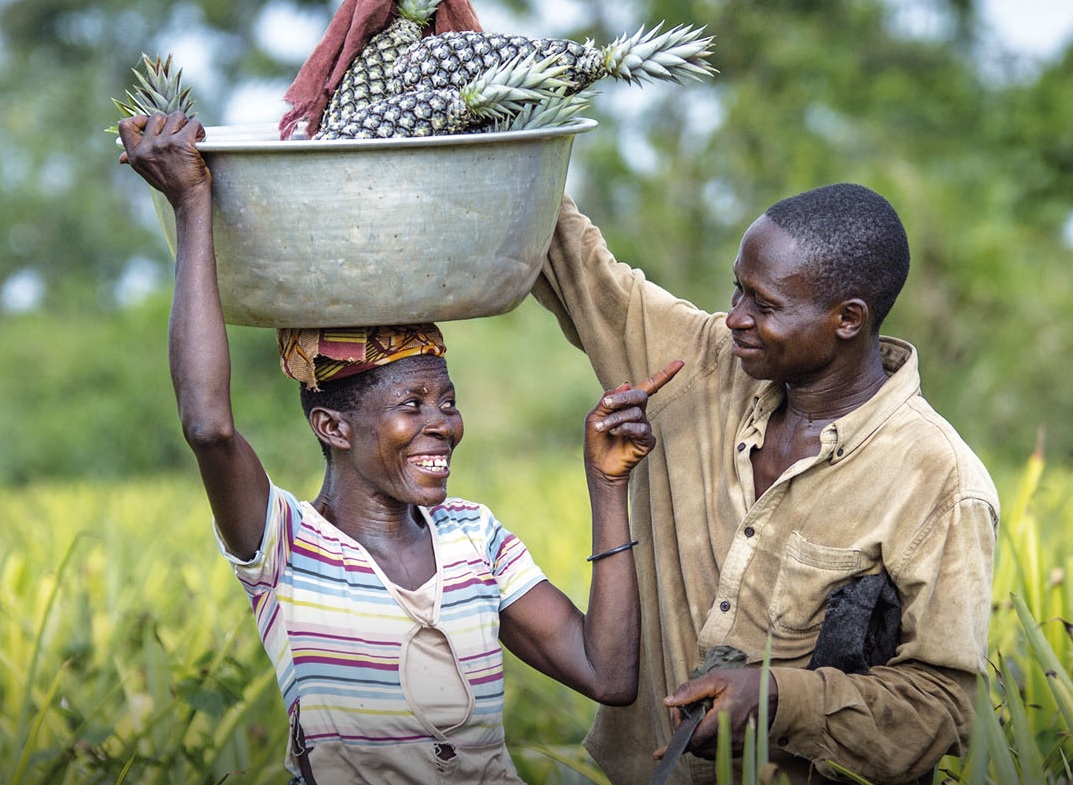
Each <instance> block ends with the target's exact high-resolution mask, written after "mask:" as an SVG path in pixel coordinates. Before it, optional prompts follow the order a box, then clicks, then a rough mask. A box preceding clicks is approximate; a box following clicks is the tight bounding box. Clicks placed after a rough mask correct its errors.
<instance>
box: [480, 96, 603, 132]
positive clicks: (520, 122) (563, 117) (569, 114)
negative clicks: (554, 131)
mask: <svg viewBox="0 0 1073 785" xmlns="http://www.w3.org/2000/svg"><path fill="white" fill-rule="evenodd" d="M590 95H591V92H590V91H589V90H583V91H581V92H579V93H571V92H567V91H566V90H562V91H559V92H557V93H555V94H554V95H552V96H550V97H548V98H545V99H543V100H541V101H538V102H535V103H528V104H526V105H525V106H523V107H522V108H521V110H520V111H518V113H517V114H514V115H510V116H508V117H502V118H499V119H496V120H494V121H492V122H491V123H490V124H488V123H486V124H484V125H483V126H481V127H480V128H479V129H477V130H488V131H526V130H530V129H534V128H554V127H555V126H561V125H566V124H568V123H570V122H573V120H574V117H575V115H577V113H578V112H580V111H581V110H582V109H586V108H588V106H589V103H590Z"/></svg>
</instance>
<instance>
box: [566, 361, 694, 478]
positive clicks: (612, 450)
mask: <svg viewBox="0 0 1073 785" xmlns="http://www.w3.org/2000/svg"><path fill="white" fill-rule="evenodd" d="M683 365H684V363H683V362H682V361H681V360H674V361H673V362H671V363H668V365H667V366H666V367H665V368H664V369H663V370H661V371H658V372H656V373H655V374H653V375H652V376H650V377H648V378H647V379H645V380H644V381H643V382H641V383H640V384H638V385H637V386H636V387H631V386H630V385H629V383H628V382H624V383H623V384H621V385H619V386H618V387H616V388H615V389H614V390H609V391H608V392H606V393H605V394H604V396H603V398H601V399H600V402H599V403H598V404H597V405H596V407H595V408H594V409H593V410H592V411H591V412H589V416H588V417H586V418H585V465H586V466H587V467H589V468H590V470H591V471H595V472H598V473H600V474H602V475H603V476H605V477H607V478H609V479H614V478H625V477H628V476H629V474H630V471H631V470H632V469H633V468H634V467H635V466H636V465H637V464H638V463H640V462H641V459H642V458H644V457H645V456H646V455H648V453H649V452H651V451H652V448H653V447H654V446H655V445H656V438H655V437H654V436H653V435H652V425H651V424H650V423H649V422H648V417H647V415H646V409H647V407H648V399H649V398H650V397H652V396H653V395H655V394H656V392H658V391H659V389H660V388H661V387H663V385H665V384H666V383H667V382H669V381H670V380H671V379H673V378H674V376H675V374H677V373H678V371H680V370H681V369H682V366H683Z"/></svg>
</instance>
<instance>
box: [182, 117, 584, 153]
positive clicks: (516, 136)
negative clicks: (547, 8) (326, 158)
mask: <svg viewBox="0 0 1073 785" xmlns="http://www.w3.org/2000/svg"><path fill="white" fill-rule="evenodd" d="M596 126H597V122H596V121H595V120H592V119H590V118H587V117H578V118H574V119H573V120H571V121H570V122H569V123H566V124H564V125H559V126H551V127H545V128H530V129H523V130H520V131H487V132H483V133H470V134H442V135H440V136H417V137H398V138H389V139H287V140H281V139H279V129H278V126H277V124H275V123H246V124H237V125H213V126H206V127H205V138H204V139H203V140H202V141H200V142H198V143H197V147H198V149H199V150H201V151H203V152H266V153H267V152H280V153H284V152H298V151H304V150H318V151H323V150H365V149H369V150H384V149H390V148H414V147H454V146H463V145H484V144H496V143H504V142H520V141H531V140H538V139H547V138H551V137H557V136H566V135H574V134H579V133H585V132H586V131H591V130H592V129H593V128H595V127H596Z"/></svg>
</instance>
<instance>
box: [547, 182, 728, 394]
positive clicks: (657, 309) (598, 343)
mask: <svg viewBox="0 0 1073 785" xmlns="http://www.w3.org/2000/svg"><path fill="white" fill-rule="evenodd" d="M533 295H534V297H536V299H537V301H538V302H540V303H541V305H543V306H544V307H545V308H547V309H548V310H549V311H551V312H552V313H553V314H554V315H555V317H556V319H558V321H559V326H560V328H561V329H562V331H563V334H564V335H565V336H566V338H567V340H569V341H570V342H571V343H572V344H574V345H575V346H577V347H578V348H580V349H581V350H582V351H584V352H585V353H586V354H587V355H588V357H589V361H590V362H591V363H592V366H593V369H594V370H595V371H596V375H597V377H598V378H599V379H600V382H601V384H603V386H604V387H605V389H607V388H610V387H614V386H617V385H618V384H621V383H622V382H623V381H627V380H629V381H631V382H635V381H639V380H640V379H643V378H644V377H645V376H648V375H650V374H651V373H653V372H654V371H657V370H659V369H660V368H662V367H663V366H664V365H666V364H667V363H668V362H670V361H671V360H674V359H682V360H685V361H686V364H687V369H686V373H689V372H690V371H691V370H692V371H695V370H696V366H697V361H698V360H700V359H702V355H705V354H707V355H709V356H710V355H711V350H710V347H707V346H705V336H706V335H709V334H710V328H711V327H712V325H713V324H714V323H715V322H716V321H718V322H720V323H721V319H716V318H715V316H716V315H713V314H708V313H706V312H704V311H702V310H700V309H698V308H697V307H696V306H694V305H693V304H692V303H689V302H687V301H685V300H682V299H680V298H678V297H675V296H674V295H672V294H670V293H669V292H667V291H666V290H664V289H662V288H661V287H659V286H658V285H656V284H654V283H652V282H651V281H648V280H647V279H646V278H645V274H644V272H642V271H641V270H640V269H637V268H634V267H631V266H629V265H627V264H623V263H621V262H619V261H617V260H616V259H615V258H614V256H613V255H612V254H611V252H610V250H609V249H608V248H607V245H606V243H605V242H604V238H603V235H602V234H601V232H600V230H599V229H598V228H597V227H596V226H594V225H593V224H592V222H591V221H590V220H589V219H588V218H587V217H586V216H584V215H582V214H581V213H580V212H579V211H578V209H577V206H576V205H575V204H574V201H573V200H572V199H571V198H570V197H569V196H568V195H567V196H564V197H563V203H562V207H561V209H560V212H559V220H558V223H557V225H556V228H555V233H554V235H553V237H552V241H551V246H550V248H549V249H548V253H547V256H546V258H545V262H544V267H543V270H542V271H541V274H540V276H539V277H538V279H537V281H536V283H535V285H534V287H533ZM690 355H693V356H690ZM691 363H692V365H693V367H692V368H690V367H689V366H690V364H691Z"/></svg>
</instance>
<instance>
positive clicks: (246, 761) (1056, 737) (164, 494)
mask: <svg viewBox="0 0 1073 785" xmlns="http://www.w3.org/2000/svg"><path fill="white" fill-rule="evenodd" d="M465 460H473V461H474V464H473V465H472V466H469V467H465V465H464V461H465ZM458 462H459V464H461V465H462V466H461V467H460V471H459V472H458V473H457V477H458V478H459V479H458V481H457V482H456V483H455V484H454V485H453V486H452V493H455V494H458V495H461V496H469V497H471V498H479V499H481V500H482V501H485V502H487V503H488V504H489V505H490V506H492V508H493V509H494V510H495V511H496V513H497V515H498V516H499V517H500V519H501V520H502V521H503V522H504V524H505V525H507V526H508V528H511V529H513V530H514V531H516V532H517V533H518V534H519V535H520V536H521V537H522V538H523V539H524V540H525V541H526V542H527V544H528V545H529V547H530V549H531V550H532V551H533V553H534V555H535V556H536V558H537V560H538V562H539V563H540V564H541V565H542V566H543V567H544V569H545V571H546V572H547V573H548V575H549V577H550V578H551V579H552V580H553V581H554V582H555V583H556V584H558V585H559V586H560V587H562V588H563V589H564V591H566V592H567V593H568V594H569V595H571V596H572V597H573V598H574V600H575V601H576V602H577V603H578V604H579V605H581V606H582V607H584V605H585V602H586V596H587V592H588V580H589V574H590V569H589V565H588V564H586V562H585V560H584V556H585V554H587V553H588V547H589V522H588V506H587V501H586V494H585V487H584V479H583V476H582V472H581V462H580V456H579V455H578V454H577V453H576V451H572V450H567V451H564V452H563V453H562V454H558V455H550V456H549V455H544V456H543V457H539V456H538V457H534V456H533V455H518V456H515V457H513V458H509V457H508V458H505V459H501V460H497V461H495V462H483V463H481V462H480V456H479V455H475V456H472V457H471V458H465V457H464V456H463V454H462V453H460V455H459V457H458ZM312 482H313V481H311V484H312ZM452 482H455V481H452ZM999 485H1000V491H1001V492H1002V497H1003V504H1004V511H1003V512H1004V515H1003V525H1002V529H1001V537H1000V543H999V550H998V558H997V560H996V577H995V591H994V613H993V617H992V625H991V652H992V656H991V660H992V663H993V667H994V670H993V673H992V678H991V679H989V680H988V681H987V682H984V683H982V688H981V695H980V706H981V711H980V721H978V723H977V727H976V735H975V736H974V739H973V743H972V745H971V747H970V754H969V755H968V756H967V757H966V758H965V759H953V758H950V759H947V760H945V761H944V764H943V767H942V772H941V774H940V779H946V780H947V781H950V782H965V783H1000V784H1001V785H1007V784H1008V783H1010V782H1022V783H1033V785H1035V783H1037V782H1059V781H1071V780H1073V778H1071V777H1070V775H1069V766H1068V764H1067V761H1069V760H1070V759H1071V753H1073V749H1071V747H1070V743H1071V739H1070V736H1071V729H1073V682H1071V681H1070V679H1069V676H1068V671H1069V667H1070V661H1071V659H1070V658H1071V654H1073V650H1071V649H1073V647H1071V640H1070V635H1069V628H1068V625H1067V622H1068V621H1069V620H1070V619H1073V614H1071V613H1070V602H1071V594H1070V586H1069V581H1068V580H1067V575H1068V572H1069V570H1070V567H1071V565H1070V560H1071V559H1073V542H1071V538H1073V506H1071V505H1073V474H1071V473H1069V472H1065V471H1060V470H1056V469H1047V467H1045V466H1044V464H1043V460H1042V457H1041V456H1039V455H1035V456H1033V457H1032V458H1031V460H1029V461H1028V462H1027V464H1026V465H1025V466H1024V467H1023V468H1022V470H1021V471H1020V472H1019V473H1016V474H1010V476H1009V477H1007V478H1002V477H1000V478H999ZM0 521H2V525H0V780H2V781H3V782H4V783H7V785H43V784H44V783H48V785H54V784H58V785H84V784H87V783H116V784H118V783H138V785H142V783H146V784H154V783H160V784H161V785H165V784H166V785H191V784H198V783H205V784H206V785H209V784H211V783H218V782H221V781H223V780H225V779H226V780H228V781H229V782H242V783H250V785H261V783H278V784H279V785H283V783H285V782H286V781H287V777H288V775H287V774H286V772H285V770H284V769H283V767H282V764H281V760H282V756H283V750H284V747H285V736H286V719H285V715H284V711H283V707H282V702H281V700H280V697H279V694H278V691H277V689H276V685H275V680H274V676H273V673H272V670H271V667H270V665H269V663H268V661H267V658H266V657H265V655H264V653H263V651H262V650H261V647H260V643H259V641H258V639H257V634H256V629H255V627H254V624H253V619H252V616H251V614H250V612H249V608H248V604H247V602H246V598H245V595H244V594H243V592H242V590H241V588H240V587H239V585H238V583H237V581H235V579H234V577H233V576H232V574H231V571H230V569H229V568H228V567H227V565H226V563H225V562H224V561H223V559H222V558H220V556H219V554H218V553H217V550H216V545H215V542H214V540H213V538H212V535H211V532H210V530H209V512H208V506H207V504H206V503H205V501H204V495H203V493H202V490H201V487H200V485H199V484H198V482H197V480H196V478H195V477H192V476H189V475H183V476H181V477H160V478H156V479H153V480H150V481H138V482H128V483H117V484H113V485H100V484H78V485H66V486H63V487H58V486H51V485H36V486H29V487H27V488H20V489H19V490H18V491H17V492H13V493H4V494H0ZM593 712H594V707H593V705H592V704H591V703H590V702H589V701H587V700H586V699H584V698H582V697H580V696H579V695H577V694H575V693H572V692H571V691H570V690H568V689H566V688H565V687H561V686H560V685H558V684H556V683H555V682H553V681H551V680H550V679H546V678H545V677H543V676H541V675H539V674H537V673H535V672H533V671H532V670H530V669H528V668H527V667H526V666H524V665H522V664H520V663H518V662H517V661H515V660H514V659H512V658H510V657H508V661H507V705H506V717H507V735H508V742H509V745H510V748H511V752H512V754H513V755H514V758H515V761H516V763H517V764H518V767H519V769H520V771H521V772H522V773H523V776H524V777H525V778H526V779H527V781H530V782H533V783H586V782H596V783H604V782H606V779H605V778H604V777H603V775H602V774H601V773H600V772H599V771H598V770H597V769H596V767H595V766H594V765H593V764H592V761H591V760H590V759H589V758H588V756H587V755H586V754H585V752H584V750H583V749H582V748H581V746H580V741H581V739H582V738H583V736H584V734H585V732H586V730H587V729H588V726H589V723H590V722H591V719H592V716H593ZM752 749H758V750H759V752H760V753H762V751H763V745H761V744H757V745H756V746H755V747H752ZM750 766H751V771H753V772H755V773H754V775H753V776H754V777H755V778H756V781H760V780H761V776H762V775H764V773H765V770H764V768H763V755H762V754H758V755H757V758H756V760H755V762H754V763H751V764H750ZM1010 777H1013V778H1014V779H1010Z"/></svg>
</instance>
